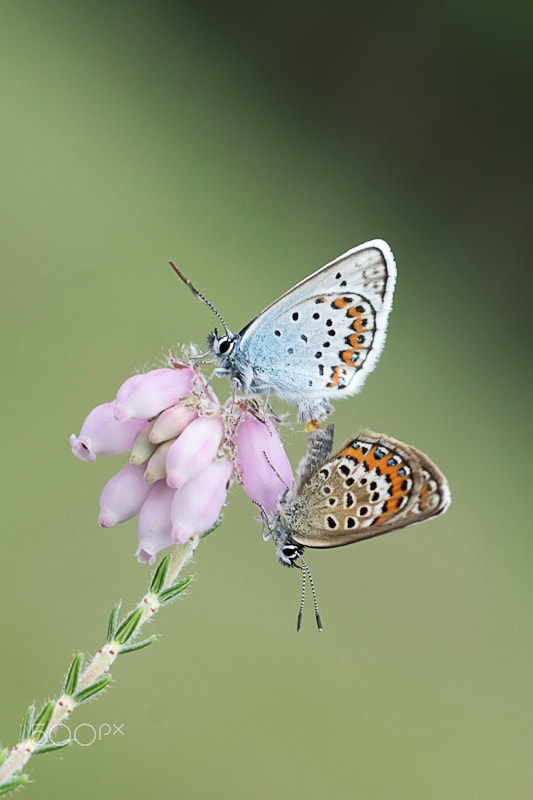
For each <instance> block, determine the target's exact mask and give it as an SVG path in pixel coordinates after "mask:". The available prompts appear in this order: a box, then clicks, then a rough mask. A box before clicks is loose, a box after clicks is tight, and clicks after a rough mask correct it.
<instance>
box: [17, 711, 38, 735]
mask: <svg viewBox="0 0 533 800" xmlns="http://www.w3.org/2000/svg"><path fill="white" fill-rule="evenodd" d="M34 717H35V706H34V705H31V706H30V707H29V708H28V710H27V711H26V713H25V715H24V719H23V720H22V725H21V726H20V741H21V742H25V741H26V739H29V738H30V736H31V729H32V728H33V720H34Z"/></svg>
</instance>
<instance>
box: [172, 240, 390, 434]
mask: <svg viewBox="0 0 533 800" xmlns="http://www.w3.org/2000/svg"><path fill="white" fill-rule="evenodd" d="M178 274H179V273H178ZM181 277H182V276H181ZM395 281H396V266H395V262H394V257H393V255H392V252H391V250H390V248H389V246H388V245H387V244H386V243H385V242H383V241H382V240H380V239H375V240H372V241H370V242H366V243H365V244H362V245H359V246H358V247H354V248H352V249H351V250H348V251H347V252H346V253H344V254H343V255H341V256H339V257H338V258H336V259H335V260H334V261H332V262H330V263H329V264H326V265H325V266H324V267H322V268H321V269H319V270H317V271H316V272H314V273H313V274H312V275H310V276H309V277H308V278H306V279H305V280H303V281H301V282H300V283H298V284H296V286H294V287H293V288H292V289H290V290H289V291H288V292H286V293H285V294H284V295H282V296H281V297H280V298H279V299H278V300H276V301H275V302H274V303H272V304H271V305H270V306H268V307H267V308H265V309H264V310H263V311H262V312H261V313H260V314H259V315H258V316H257V317H256V318H255V319H254V320H252V322H250V323H249V324H248V325H247V326H246V327H245V328H243V330H242V331H241V332H240V333H238V334H233V333H231V332H230V331H229V330H228V329H226V332H225V334H224V335H221V336H219V335H218V333H217V331H216V330H215V331H214V332H213V333H211V334H210V335H209V337H208V339H207V346H208V350H209V352H210V353H211V355H212V357H213V360H214V361H215V363H216V365H217V366H216V369H215V374H216V375H218V376H228V377H229V378H230V380H231V381H232V384H233V386H234V387H235V388H236V389H238V390H240V391H242V392H243V393H244V394H252V395H253V394H266V395H268V394H269V393H270V392H273V393H274V394H276V395H277V396H279V397H281V398H282V399H284V400H286V401H288V402H291V403H294V404H295V405H296V406H297V408H298V415H299V418H300V419H301V420H303V421H304V422H309V421H311V420H313V419H316V420H320V419H323V418H324V417H326V416H327V414H329V413H330V411H331V410H332V406H331V403H330V399H334V398H337V397H341V396H345V397H346V396H349V395H353V394H355V393H356V392H357V391H358V390H359V389H360V388H361V386H362V385H363V382H364V380H365V378H366V376H367V375H368V373H369V372H371V371H372V369H373V368H374V366H375V364H376V362H377V360H378V358H379V356H380V354H381V351H382V349H383V346H384V344H385V337H386V330H387V321H388V316H389V312H390V309H391V307H392V296H393V292H394V286H395ZM189 285H190V284H189ZM194 291H195V290H194ZM197 294H199V293H197Z"/></svg>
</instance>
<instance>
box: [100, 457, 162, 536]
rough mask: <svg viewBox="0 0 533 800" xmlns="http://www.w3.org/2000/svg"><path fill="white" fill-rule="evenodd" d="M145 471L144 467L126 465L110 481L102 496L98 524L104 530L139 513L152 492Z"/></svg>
mask: <svg viewBox="0 0 533 800" xmlns="http://www.w3.org/2000/svg"><path fill="white" fill-rule="evenodd" d="M143 471H144V470H143V468H142V467H132V466H131V464H126V466H124V467H122V469H121V470H120V472H117V474H116V475H113V477H112V478H111V479H110V480H108V482H107V483H106V485H105V486H104V488H103V489H102V494H101V495H100V516H99V517H98V522H99V524H100V525H101V526H102V527H103V528H111V527H113V525H116V524H117V522H124V521H125V520H127V519H131V518H132V517H134V516H135V515H136V514H138V513H139V511H140V509H141V506H142V504H143V503H144V501H145V500H146V498H147V497H148V493H149V492H150V486H149V484H147V483H146V482H145V480H144V477H143Z"/></svg>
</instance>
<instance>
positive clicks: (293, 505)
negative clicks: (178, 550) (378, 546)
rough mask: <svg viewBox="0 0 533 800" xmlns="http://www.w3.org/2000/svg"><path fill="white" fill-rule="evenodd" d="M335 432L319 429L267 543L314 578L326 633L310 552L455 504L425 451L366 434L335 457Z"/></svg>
mask: <svg viewBox="0 0 533 800" xmlns="http://www.w3.org/2000/svg"><path fill="white" fill-rule="evenodd" d="M333 432H334V426H333V425H328V426H327V428H325V429H324V430H315V431H312V432H311V433H310V434H309V436H308V437H307V444H308V446H307V453H306V455H305V456H304V458H303V460H302V463H301V464H300V467H299V470H298V476H297V480H296V483H295V486H294V487H293V488H292V489H289V488H287V489H286V490H285V492H284V493H283V494H282V495H281V498H280V499H279V501H278V508H277V511H276V512H275V513H274V514H273V515H271V517H270V518H268V519H267V524H266V527H265V532H264V538H266V539H268V538H272V539H273V541H274V543H275V545H276V548H277V549H276V556H277V558H278V560H279V561H280V563H281V564H283V565H284V566H287V567H296V566H299V567H300V568H301V569H302V575H303V580H302V602H301V605H300V612H299V614H298V625H297V627H298V630H299V629H300V625H301V618H302V612H303V600H304V596H305V578H306V577H307V578H309V581H310V584H311V589H312V591H313V598H314V601H315V616H316V619H317V625H318V628H319V630H322V623H321V621H320V615H319V613H318V607H317V603H316V593H315V589H314V585H313V581H312V578H311V575H310V572H309V568H308V566H307V564H306V562H305V561H304V559H303V555H302V554H303V550H304V548H305V547H312V548H330V547H343V546H344V545H347V544H352V543H353V542H360V541H362V540H363V539H370V538H372V537H374V536H381V535H382V534H384V533H390V532H391V531H396V530H399V529H400V528H405V527H407V526H408V525H414V524H415V523H417V522H424V521H425V520H428V519H431V518H432V517H436V516H438V515H439V514H443V513H444V512H445V511H446V509H447V508H448V506H449V505H450V502H451V496H450V490H449V487H448V482H447V480H446V478H445V477H444V475H443V474H442V472H441V471H440V470H439V469H438V467H437V466H435V464H434V463H433V462H432V461H431V460H430V459H429V458H428V456H426V455H425V454H424V453H422V452H421V451H420V450H417V449H416V448H415V447H413V446H412V445H409V444H404V443H403V442H400V441H398V440H397V439H393V438H392V436H387V435H385V434H379V433H372V432H371V431H363V432H362V433H359V434H358V435H357V436H355V437H354V438H352V439H350V440H349V441H348V442H347V443H346V444H345V445H344V446H343V447H341V449H340V450H339V451H338V452H336V453H333V454H332V449H333Z"/></svg>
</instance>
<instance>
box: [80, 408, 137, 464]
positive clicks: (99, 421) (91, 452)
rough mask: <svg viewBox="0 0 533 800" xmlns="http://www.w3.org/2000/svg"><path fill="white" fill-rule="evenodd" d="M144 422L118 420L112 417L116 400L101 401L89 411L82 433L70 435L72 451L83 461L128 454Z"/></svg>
mask: <svg viewBox="0 0 533 800" xmlns="http://www.w3.org/2000/svg"><path fill="white" fill-rule="evenodd" d="M144 424H145V421H144V420H141V419H128V420H124V421H123V422H118V421H117V420H116V419H115V417H114V416H113V403H102V404H101V405H99V406H96V408H93V410H92V411H91V412H90V413H89V414H88V416H87V418H86V420H85V422H84V423H83V425H82V426H81V431H80V435H79V436H76V435H75V434H72V436H71V437H70V446H71V448H72V452H73V454H74V455H75V456H76V458H79V459H81V460H82V461H94V460H95V459H96V456H114V455H117V453H125V452H126V450H129V449H130V447H131V445H132V443H133V440H134V439H135V437H136V435H137V433H138V432H139V431H140V430H141V428H142V427H143V426H144Z"/></svg>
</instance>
